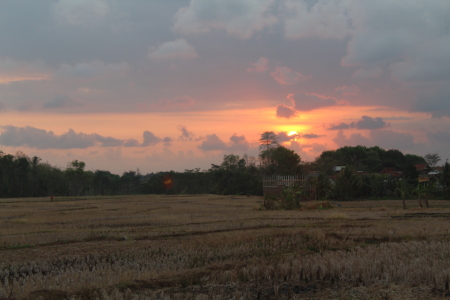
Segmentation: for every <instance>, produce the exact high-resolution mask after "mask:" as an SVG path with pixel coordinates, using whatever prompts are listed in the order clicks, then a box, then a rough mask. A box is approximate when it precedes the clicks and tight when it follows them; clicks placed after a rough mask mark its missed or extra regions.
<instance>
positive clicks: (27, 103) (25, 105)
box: [16, 101, 34, 111]
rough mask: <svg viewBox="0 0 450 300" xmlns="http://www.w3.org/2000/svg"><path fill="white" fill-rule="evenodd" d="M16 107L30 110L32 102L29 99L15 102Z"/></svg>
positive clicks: (20, 109) (32, 105)
mask: <svg viewBox="0 0 450 300" xmlns="http://www.w3.org/2000/svg"><path fill="white" fill-rule="evenodd" d="M16 108H17V110H18V111H31V110H33V108H34V103H33V102H31V101H25V102H22V103H19V104H17V106H16Z"/></svg>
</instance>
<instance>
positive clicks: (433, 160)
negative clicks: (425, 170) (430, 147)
mask: <svg viewBox="0 0 450 300" xmlns="http://www.w3.org/2000/svg"><path fill="white" fill-rule="evenodd" d="M423 158H425V160H426V162H427V164H428V165H429V166H430V167H432V168H434V167H435V166H436V164H437V163H438V162H439V161H440V160H441V157H440V156H439V154H438V153H428V154H426V155H425V156H424V157H423Z"/></svg>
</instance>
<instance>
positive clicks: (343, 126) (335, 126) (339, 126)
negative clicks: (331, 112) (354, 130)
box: [328, 123, 350, 130]
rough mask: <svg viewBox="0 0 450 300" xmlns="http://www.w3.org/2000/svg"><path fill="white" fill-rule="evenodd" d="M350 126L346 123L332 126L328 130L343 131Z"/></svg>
mask: <svg viewBox="0 0 450 300" xmlns="http://www.w3.org/2000/svg"><path fill="white" fill-rule="evenodd" d="M349 128H350V126H349V125H348V124H346V123H340V124H338V125H331V126H330V128H328V130H342V129H349Z"/></svg>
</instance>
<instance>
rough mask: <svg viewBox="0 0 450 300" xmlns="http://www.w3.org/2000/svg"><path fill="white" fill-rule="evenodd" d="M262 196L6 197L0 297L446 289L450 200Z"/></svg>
mask: <svg viewBox="0 0 450 300" xmlns="http://www.w3.org/2000/svg"><path fill="white" fill-rule="evenodd" d="M261 203H262V199H261V198H258V197H223V196H216V195H201V196H134V197H109V198H108V197H91V198H71V199H70V198H56V199H55V201H53V202H50V201H49V199H42V198H36V199H0V298H2V297H9V298H24V297H27V299H256V298H258V297H259V299H318V298H319V299H320V298H323V299H375V298H377V299H379V298H395V299H418V298H419V299H430V298H441V297H442V295H443V294H445V293H449V292H448V290H449V280H450V279H449V278H450V235H449V228H450V226H449V225H450V224H449V223H450V222H449V218H450V202H446V201H433V202H432V203H431V204H432V205H433V206H432V208H431V209H429V210H425V209H421V210H411V209H410V210H406V211H404V210H401V209H399V207H400V206H401V201H366V202H345V203H341V207H338V206H337V205H334V204H333V207H331V205H329V204H330V203H329V202H310V203H307V204H306V205H303V207H304V208H305V206H306V207H307V209H305V210H301V211H261V210H258V208H259V207H260V205H261ZM408 204H410V203H408ZM325 208H326V209H325ZM449 294H450V293H449Z"/></svg>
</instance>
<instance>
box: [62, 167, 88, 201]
mask: <svg viewBox="0 0 450 300" xmlns="http://www.w3.org/2000/svg"><path fill="white" fill-rule="evenodd" d="M85 166H86V164H85V163H84V162H82V161H78V160H73V161H71V162H70V163H68V165H67V168H66V171H65V172H66V176H67V178H68V179H69V186H70V190H71V194H72V195H81V194H82V193H83V175H84V167H85Z"/></svg>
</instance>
